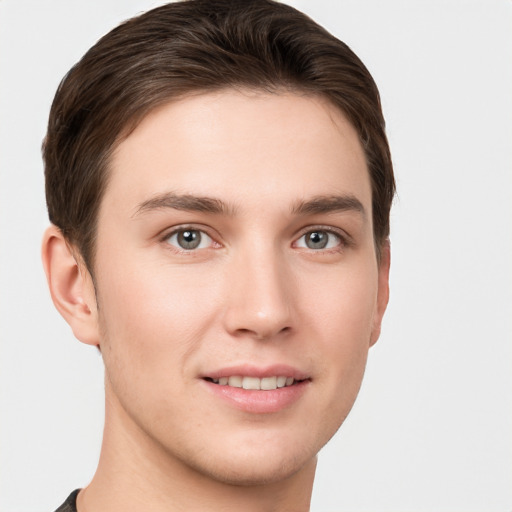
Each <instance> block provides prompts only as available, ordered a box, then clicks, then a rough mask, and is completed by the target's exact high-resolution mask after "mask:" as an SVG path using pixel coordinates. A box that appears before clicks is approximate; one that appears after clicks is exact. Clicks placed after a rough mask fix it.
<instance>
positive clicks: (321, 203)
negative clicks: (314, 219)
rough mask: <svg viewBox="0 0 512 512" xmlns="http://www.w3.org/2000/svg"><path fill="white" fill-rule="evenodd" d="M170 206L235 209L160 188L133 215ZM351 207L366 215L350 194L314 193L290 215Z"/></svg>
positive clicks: (219, 212)
mask: <svg viewBox="0 0 512 512" xmlns="http://www.w3.org/2000/svg"><path fill="white" fill-rule="evenodd" d="M167 208H171V209H174V210H183V211H190V212H202V213H212V214H216V215H234V214H235V213H236V209H235V207H233V206H229V205H228V204H226V203H225V202H224V201H222V200H220V199H217V198H213V197H201V196H194V195H191V194H176V193H174V192H164V193H162V194H158V195H156V196H154V197H151V198H150V199H147V200H146V201H143V202H142V203H140V204H139V205H138V206H137V208H136V210H135V213H134V214H133V217H136V216H138V215H140V214H143V213H146V212H151V211H154V210H162V209H167ZM346 211H353V212H357V213H360V214H361V215H362V216H363V218H364V217H366V211H365V209H364V206H363V204H362V203H361V201H359V199H357V198H356V197H355V196H353V195H341V196H339V195H332V196H315V197H313V198H312V199H308V200H307V201H298V202H296V203H295V204H294V206H293V207H292V210H291V212H292V214H293V215H319V214H326V213H336V212H346Z"/></svg>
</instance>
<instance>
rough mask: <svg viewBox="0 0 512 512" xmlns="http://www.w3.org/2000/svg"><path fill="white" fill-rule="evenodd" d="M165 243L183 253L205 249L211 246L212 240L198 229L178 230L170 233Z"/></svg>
mask: <svg viewBox="0 0 512 512" xmlns="http://www.w3.org/2000/svg"><path fill="white" fill-rule="evenodd" d="M167 241H168V243H169V244H171V245H174V246H175V247H177V248H178V249H182V250H185V251H193V250H194V249H205V248H206V247H209V246H210V245H211V244H212V239H211V238H210V237H209V236H208V235H207V234H206V233H205V232H204V231H201V230H199V229H180V230H179V231H175V232H174V233H172V234H171V236H170V237H169V238H168V239H167Z"/></svg>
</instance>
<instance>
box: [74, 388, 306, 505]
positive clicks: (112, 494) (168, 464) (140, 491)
mask: <svg viewBox="0 0 512 512" xmlns="http://www.w3.org/2000/svg"><path fill="white" fill-rule="evenodd" d="M108 395H109V393H108V387H107V407H106V413H105V430H104V436H103V444H102V449H101V455H100V461H99V464H98V469H97V471H96V474H95V475H94V478H93V479H92V481H91V483H90V484H89V485H88V486H87V487H86V488H85V489H83V490H82V491H81V492H80V494H79V495H78V500H77V508H78V512H96V511H98V510H108V511H109V512H118V511H119V512H121V511H123V512H135V511H140V510H151V511H152V512H164V511H165V512H174V511H183V510H186V511H189V512H195V511H201V512H204V511H205V510H244V511H245V512H253V511H254V512H256V511H257V512H285V511H290V512H291V511H293V512H307V511H308V510H309V503H310V500H311V492H312V487H313V480H314V474H315V468H316V457H314V458H312V459H311V460H309V461H308V462H307V463H306V464H305V465H304V466H303V467H302V468H300V469H299V470H298V471H297V472H296V473H294V474H292V475H286V476H285V477H283V478H282V479H279V480H273V481H269V482H265V483H261V482H257V483H250V482H249V483H244V484H240V483H230V482H226V481H222V480H221V479H217V478H215V477H214V476H212V475H209V474H205V473H204V472H201V470H200V468H199V469H198V468H194V467H191V466H190V465H187V464H186V463H185V462H183V461H181V460H179V459H177V458H176V457H174V456H173V455H172V454H170V453H168V452H167V451H166V450H165V448H164V447H163V446H162V445H161V444H159V443H158V442H157V441H156V440H154V439H152V438H150V437H149V436H148V435H147V434H145V433H144V432H143V431H142V430H141V429H140V428H139V427H138V426H137V425H136V424H135V423H134V422H133V420H132V419H131V418H129V417H128V415H127V414H126V413H125V412H124V410H122V407H121V406H120V404H119V403H118V402H117V400H116V399H115V398H114V397H112V396H108Z"/></svg>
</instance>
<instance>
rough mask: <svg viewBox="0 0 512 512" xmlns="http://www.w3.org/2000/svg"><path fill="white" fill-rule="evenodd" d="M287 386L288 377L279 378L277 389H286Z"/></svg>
mask: <svg viewBox="0 0 512 512" xmlns="http://www.w3.org/2000/svg"><path fill="white" fill-rule="evenodd" d="M285 386H286V377H277V387H278V388H284V387H285Z"/></svg>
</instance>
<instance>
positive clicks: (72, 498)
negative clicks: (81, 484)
mask: <svg viewBox="0 0 512 512" xmlns="http://www.w3.org/2000/svg"><path fill="white" fill-rule="evenodd" d="M79 492H80V489H75V490H74V491H73V492H72V493H71V494H70V495H69V496H68V499H67V500H66V501H65V502H64V503H63V504H62V505H61V506H60V507H59V508H58V509H57V510H56V511H55V512H76V497H77V495H78V493H79Z"/></svg>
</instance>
